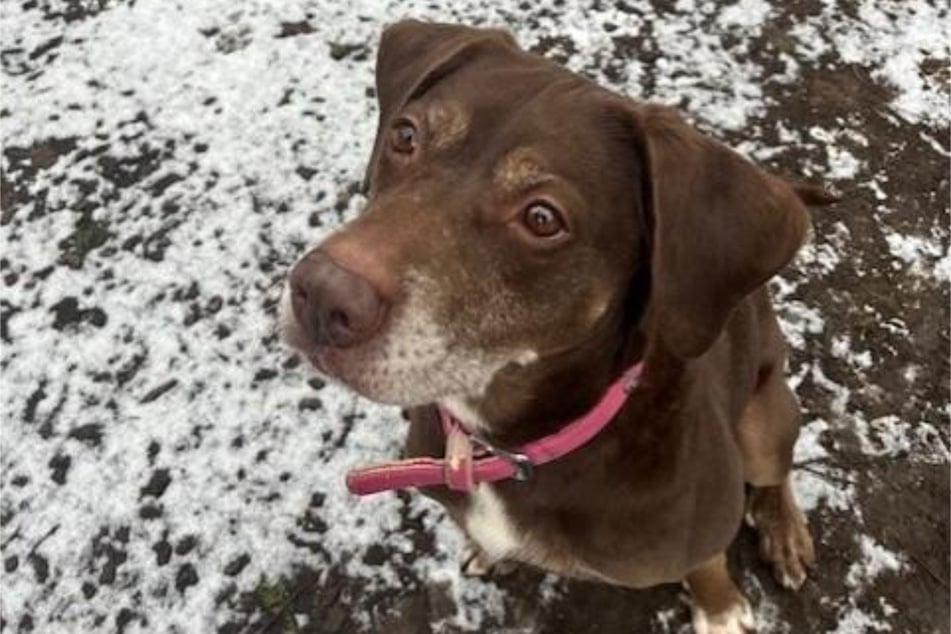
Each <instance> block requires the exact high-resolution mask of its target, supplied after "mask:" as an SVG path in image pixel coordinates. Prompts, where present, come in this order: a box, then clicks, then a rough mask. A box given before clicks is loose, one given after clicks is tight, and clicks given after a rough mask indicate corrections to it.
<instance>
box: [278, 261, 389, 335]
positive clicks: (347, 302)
mask: <svg viewBox="0 0 951 634" xmlns="http://www.w3.org/2000/svg"><path fill="white" fill-rule="evenodd" d="M290 291H291V304H292V306H293V310H294V316H295V317H296V318H297V321H298V323H299V324H300V325H301V327H302V328H303V329H304V330H305V332H306V333H307V335H308V336H309V337H310V338H311V339H312V340H313V341H314V343H316V344H317V345H323V346H334V347H337V348H347V347H350V346H354V345H357V344H359V343H362V342H364V341H367V340H368V339H370V338H371V337H372V336H373V335H374V333H376V331H377V330H379V328H380V326H381V324H382V322H383V317H384V314H385V312H386V302H385V300H384V299H383V297H382V296H381V295H380V293H378V292H377V290H376V289H375V288H374V287H373V285H372V284H370V282H369V281H367V280H366V279H364V278H362V277H360V276H359V275H357V274H355V273H353V272H351V271H348V270H346V269H345V268H343V267H341V266H339V265H338V264H337V263H336V262H334V260H333V259H332V258H331V257H330V256H329V255H328V254H326V253H325V252H323V251H321V250H319V249H318V250H315V251H312V252H311V253H309V254H308V255H307V256H306V257H305V258H304V259H302V260H301V261H300V262H298V263H297V264H296V265H294V268H293V269H292V270H291V274H290Z"/></svg>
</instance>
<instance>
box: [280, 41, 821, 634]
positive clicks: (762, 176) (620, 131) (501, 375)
mask: <svg viewBox="0 0 951 634" xmlns="http://www.w3.org/2000/svg"><path fill="white" fill-rule="evenodd" d="M377 88H378V96H379V99H380V110H381V113H380V130H379V134H378V137H377V142H376V146H375V149H374V153H373V157H372V159H371V163H370V167H369V169H368V173H367V177H368V185H369V189H370V202H369V204H368V207H367V211H366V212H365V213H364V214H363V215H362V216H361V217H360V218H358V219H357V220H355V221H354V222H353V223H351V224H350V225H348V226H347V227H345V228H344V229H342V230H341V231H340V232H338V233H337V234H335V235H334V236H332V237H331V238H329V239H328V240H327V241H326V242H324V243H323V244H322V245H320V246H319V247H318V248H316V249H314V250H312V251H311V252H309V253H308V254H307V255H306V256H305V257H304V258H302V260H301V261H300V262H299V263H298V264H297V265H296V266H295V268H294V270H293V271H292V274H291V285H290V287H291V292H290V293H289V299H288V301H287V303H286V311H285V312H286V316H285V322H286V323H285V331H286V337H287V339H288V340H289V341H290V342H291V343H292V344H294V345H295V346H296V347H298V348H299V349H301V350H302V351H303V352H304V353H305V354H306V355H307V356H308V357H309V358H310V359H311V360H312V362H313V363H314V364H315V365H316V366H317V367H318V368H320V369H321V370H323V371H325V372H327V373H328V374H331V375H332V376H335V377H337V378H339V379H341V380H343V381H344V382H345V383H346V384H348V385H350V386H351V387H353V388H354V389H356V390H358V391H360V392H361V393H363V394H365V395H366V396H368V397H370V398H374V399H376V400H380V401H385V402H391V403H396V404H400V405H404V406H408V407H410V408H411V410H410V418H411V428H410V435H409V441H408V453H409V455H410V456H433V457H442V456H443V455H444V452H445V451H446V438H445V436H444V434H443V429H442V427H441V425H440V422H439V419H438V416H437V414H436V408H435V406H434V404H435V403H439V404H440V405H441V406H442V407H443V408H444V409H446V410H448V411H450V412H451V413H452V414H453V415H454V416H455V417H456V418H457V419H458V420H459V421H461V423H462V424H463V425H464V426H465V427H467V428H468V429H469V430H471V431H477V432H479V433H480V434H483V435H485V436H488V437H490V438H491V439H492V441H493V443H494V444H496V445H500V446H502V447H509V448H517V447H519V446H521V445H522V444H524V443H525V442H528V441H530V440H533V439H536V438H539V437H542V436H546V435H547V434H551V433H553V432H554V431H556V430H557V429H558V428H559V427H560V426H561V425H563V424H564V423H565V422H566V421H568V420H571V419H572V418H574V417H576V416H578V415H580V414H582V413H583V412H585V411H587V410H589V409H590V408H591V407H592V406H593V405H594V404H595V403H597V402H598V400H599V398H600V397H601V394H602V393H603V391H604V390H605V387H606V386H607V385H608V384H609V383H610V382H611V381H612V380H614V379H615V378H616V377H617V376H618V375H619V373H621V372H622V371H623V370H624V369H625V368H627V367H628V366H630V365H631V364H632V363H633V362H635V361H637V360H641V361H643V363H644V368H645V370H644V374H643V378H642V381H641V383H640V385H639V387H638V388H637V389H636V390H635V391H634V393H633V394H632V395H631V397H630V398H629V400H628V402H627V404H626V406H625V407H624V408H623V410H622V411H621V412H620V414H619V415H618V416H617V417H616V418H615V419H614V420H613V421H611V423H610V424H609V425H608V426H607V427H606V428H605V429H604V430H603V431H602V432H601V433H599V434H598V435H597V436H596V437H595V438H594V439H593V440H592V441H591V442H589V443H587V444H585V445H584V446H583V447H581V448H580V449H578V450H576V451H574V452H572V453H570V454H568V455H567V456H564V457H562V458H560V459H558V460H556V461H554V462H551V463H549V464H546V465H544V466H543V467H540V468H538V469H537V470H536V472H535V474H534V476H533V477H532V478H531V479H529V480H528V481H514V480H506V481H501V482H497V483H493V484H487V483H483V484H480V485H478V487H477V488H476V489H475V490H474V491H472V492H471V493H459V492H453V491H449V490H448V489H446V488H442V487H432V488H430V489H428V490H426V491H425V492H426V493H427V494H429V495H432V496H433V497H435V498H436V499H438V500H440V501H441V502H442V503H443V504H445V506H446V507H447V508H448V509H449V512H450V513H451V515H452V517H453V518H454V519H455V520H456V521H457V522H458V523H459V525H460V526H461V527H462V528H463V529H464V530H465V531H466V532H467V534H468V535H469V537H470V538H471V540H472V542H473V543H474V545H475V547H476V554H477V557H476V558H475V559H474V560H473V561H474V564H475V565H474V569H484V568H486V567H487V566H489V565H491V564H492V563H495V562H498V561H500V560H506V559H507V560H517V561H522V562H526V563H530V564H534V565H536V566H539V567H542V568H545V569H549V570H554V571H556V572H559V573H562V574H566V575H572V576H578V577H582V578H589V579H596V580H601V581H605V582H609V583H615V584H621V585H626V586H631V587H645V586H650V585H654V584H658V583H663V582H672V581H680V580H685V581H686V582H687V585H688V586H689V587H690V590H691V592H692V594H693V595H694V598H695V610H694V623H695V627H696V629H697V630H698V631H700V632H723V633H732V632H742V631H743V630H744V628H747V627H750V626H751V620H752V619H751V615H750V612H749V606H748V605H747V604H746V602H745V600H744V599H743V598H742V596H741V595H740V594H739V592H738V591H737V590H736V588H735V586H734V585H733V583H732V582H731V581H730V578H729V575H728V572H727V569H726V563H725V561H726V560H725V556H724V552H725V550H726V548H727V546H728V545H729V544H730V542H731V541H732V539H733V537H734V536H735V534H736V532H737V529H738V527H739V524H740V522H741V518H742V516H743V513H744V485H745V484H749V485H751V486H752V489H751V493H750V495H749V499H748V502H747V506H746V508H747V510H748V515H747V517H748V519H750V521H752V522H754V523H755V524H756V525H757V527H758V528H759V529H760V531H761V546H762V550H763V553H764V555H765V556H766V557H767V558H768V559H769V561H770V562H771V563H772V564H773V565H774V568H775V570H776V573H777V577H778V578H779V579H780V580H781V581H782V582H783V583H784V584H785V585H788V586H790V587H798V586H799V585H800V584H801V583H802V581H803V579H804V578H805V566H807V565H809V564H810V563H811V562H812V560H813V551H812V542H811V539H810V537H809V534H808V532H807V530H806V527H805V522H804V519H803V516H802V514H801V513H800V512H799V510H798V508H797V507H796V504H795V500H794V498H793V495H792V490H791V488H790V485H789V470H790V466H791V460H792V448H793V444H794V443H795V440H796V437H797V435H798V428H799V412H798V405H797V403H796V400H795V397H794V396H793V395H792V393H791V391H790V390H789V388H788V387H787V385H786V383H785V381H784V379H783V375H782V373H783V368H784V363H785V346H784V343H783V339H782V334H781V332H780V330H779V326H778V324H777V321H776V318H775V315H774V313H773V310H772V308H771V305H770V301H769V298H768V295H767V292H766V290H765V287H764V283H765V282H766V281H767V280H768V279H769V278H770V277H771V276H772V275H773V274H774V273H776V272H777V271H778V270H779V269H780V268H781V267H782V266H783V265H785V264H786V263H787V262H788V261H789V260H790V259H791V258H792V256H793V255H794V253H795V251H796V249H798V247H799V245H800V244H801V242H802V240H803V239H804V236H805V233H806V231H807V228H808V215H807V212H806V209H805V207H804V205H803V201H804V200H805V201H807V202H816V203H819V202H827V200H826V198H825V197H824V195H823V194H822V193H821V192H820V191H819V190H816V189H811V188H808V187H805V186H793V185H790V184H789V183H787V182H786V181H783V180H782V179H780V178H778V177H775V176H771V175H769V174H766V173H765V172H763V171H761V170H759V169H757V168H756V167H755V166H753V165H752V164H750V163H748V162H746V161H745V160H743V159H742V158H740V157H739V156H737V155H736V154H734V153H732V152H731V151H729V150H728V149H726V148H725V147H724V146H722V145H720V144H718V143H716V142H715V141H713V140H711V139H709V138H707V137H704V136H703V135H700V134H699V133H697V132H695V131H694V130H692V129H691V128H689V127H688V126H687V125H686V124H684V123H683V122H682V121H681V120H680V119H679V118H678V117H677V116H676V115H675V114H673V113H672V112H671V111H669V110H668V109H665V108H661V107H657V106H638V105H635V104H633V103H631V102H629V101H627V100H625V99H623V98H620V97H618V96H616V95H613V94H611V93H609V92H607V91H605V90H603V89H600V88H598V87H596V86H595V85H594V84H592V83H590V82H588V81H587V80H585V79H582V78H580V77H577V76H575V75H573V74H571V73H569V72H568V71H566V70H564V69H562V68H560V67H558V66H557V65H555V64H553V63H551V62H548V61H546V60H544V59H541V58H538V57H536V56H533V55H530V54H528V53H525V52H523V51H521V50H520V49H519V48H518V47H517V46H516V45H515V43H514V42H513V41H512V40H511V37H510V36H508V35H507V34H505V33H503V32H501V31H494V30H484V29H468V28H465V27H455V26H446V25H428V24H422V23H418V22H403V23H400V24H398V25H395V26H393V27H390V28H389V29H387V31H386V33H385V34H384V38H383V43H382V45H381V50H380V56H379V59H378V68H377Z"/></svg>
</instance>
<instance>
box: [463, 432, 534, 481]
mask: <svg viewBox="0 0 951 634" xmlns="http://www.w3.org/2000/svg"><path fill="white" fill-rule="evenodd" d="M472 439H473V440H474V441H476V442H477V443H479V444H480V445H482V447H484V448H485V449H486V451H488V452H489V453H490V454H492V455H493V456H496V457H497V458H501V459H502V460H504V461H506V462H507V463H509V464H510V465H511V466H512V468H513V469H515V473H513V474H512V478H513V479H515V480H519V481H521V482H524V481H525V480H528V479H530V478H531V477H532V475H534V473H535V464H534V463H533V462H532V459H531V458H529V457H528V456H526V455H525V454H523V453H518V452H514V451H506V450H505V449H502V448H500V447H497V446H495V445H494V444H492V443H491V442H489V441H488V440H486V439H485V438H484V437H483V436H480V435H477V434H472Z"/></svg>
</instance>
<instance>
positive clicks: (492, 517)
mask: <svg viewBox="0 0 951 634" xmlns="http://www.w3.org/2000/svg"><path fill="white" fill-rule="evenodd" d="M464 525H465V529H466V533H467V534H468V535H469V538H470V539H472V541H474V542H475V543H476V544H478V545H479V548H481V549H482V552H484V553H485V554H486V555H487V556H488V557H489V559H490V560H491V561H498V560H500V559H504V558H506V557H509V556H511V555H512V554H513V553H514V552H515V551H517V550H518V548H519V546H520V544H521V540H520V539H519V537H518V534H517V533H516V531H515V527H514V526H513V525H512V522H511V520H510V519H509V517H508V515H507V514H506V512H505V505H504V504H503V503H502V500H501V498H499V496H498V495H497V494H496V493H495V491H494V490H493V489H492V486H491V485H489V484H486V483H482V484H480V485H478V486H477V487H476V488H475V489H474V490H473V491H472V493H471V494H470V506H469V510H468V511H467V512H466V515H465V519H464Z"/></svg>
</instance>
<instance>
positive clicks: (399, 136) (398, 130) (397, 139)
mask: <svg viewBox="0 0 951 634" xmlns="http://www.w3.org/2000/svg"><path fill="white" fill-rule="evenodd" d="M417 136H418V133H417V132H416V126H414V125H413V124H412V123H410V122H409V121H407V120H406V119H401V120H400V121H397V122H396V125H395V126H393V134H392V139H391V144H392V146H393V150H394V151H396V152H399V153H401V154H412V152H413V151H414V150H415V149H416V141H417Z"/></svg>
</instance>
